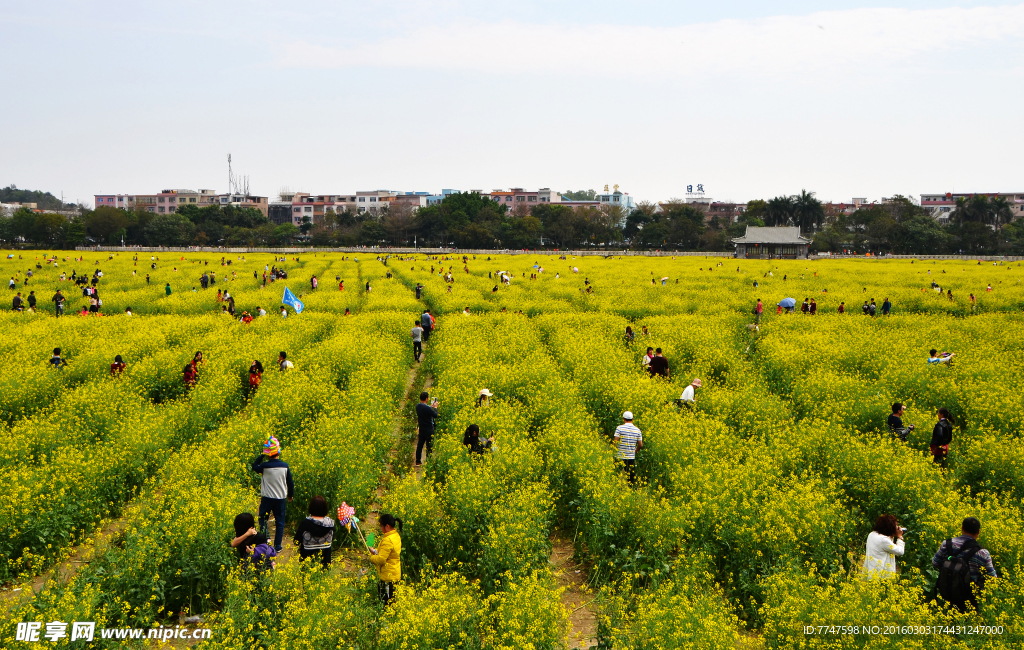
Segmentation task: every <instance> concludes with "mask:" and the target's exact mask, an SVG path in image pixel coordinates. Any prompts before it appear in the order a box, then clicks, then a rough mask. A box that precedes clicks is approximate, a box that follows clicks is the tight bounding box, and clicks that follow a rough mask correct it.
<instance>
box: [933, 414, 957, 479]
mask: <svg viewBox="0 0 1024 650" xmlns="http://www.w3.org/2000/svg"><path fill="white" fill-rule="evenodd" d="M938 417H939V421H938V422H936V423H935V428H934V429H932V440H931V443H929V447H930V449H931V452H932V460H933V461H934V462H935V464H936V465H941V466H942V469H946V457H947V456H948V455H949V445H950V443H951V442H953V424H954V422H953V416H952V415H950V414H949V409H947V408H946V407H945V406H943V407H942V408H940V409H939V411H938Z"/></svg>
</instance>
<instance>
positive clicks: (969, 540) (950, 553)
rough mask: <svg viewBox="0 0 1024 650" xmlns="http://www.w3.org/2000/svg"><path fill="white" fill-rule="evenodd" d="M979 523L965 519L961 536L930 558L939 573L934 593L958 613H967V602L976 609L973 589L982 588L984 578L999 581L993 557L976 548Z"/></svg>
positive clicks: (979, 528) (985, 551) (975, 519)
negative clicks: (996, 578)
mask: <svg viewBox="0 0 1024 650" xmlns="http://www.w3.org/2000/svg"><path fill="white" fill-rule="evenodd" d="M980 536H981V522H980V521H978V518H977V517H967V518H966V519H964V521H963V524H962V525H961V526H960V536H958V537H953V538H951V539H947V540H946V541H944V542H942V545H941V546H939V550H938V551H936V552H935V555H934V556H933V557H932V567H934V568H936V569H938V570H939V578H938V580H937V581H936V583H935V590H936V592H938V594H939V595H940V596H942V599H943V600H945V601H946V602H947V603H949V604H950V605H952V606H953V607H955V608H956V609H957V610H958V611H960V612H966V611H967V603H968V602H970V603H971V605H973V606H974V609H975V610H977V609H978V601H977V598H976V596H975V593H974V592H975V587H977V589H981V588H983V587H984V586H985V578H986V577H987V576H992V577H993V578H995V577H998V575H999V574H998V573H996V567H995V565H994V564H993V563H992V554H991V553H989V552H988V550H986V549H984V548H982V547H981V546H980V545H979V544H978V538H979V537H980Z"/></svg>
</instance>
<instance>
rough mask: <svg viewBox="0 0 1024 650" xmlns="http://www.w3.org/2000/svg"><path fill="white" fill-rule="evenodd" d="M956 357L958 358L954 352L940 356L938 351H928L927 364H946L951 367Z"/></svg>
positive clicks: (933, 349)
mask: <svg viewBox="0 0 1024 650" xmlns="http://www.w3.org/2000/svg"><path fill="white" fill-rule="evenodd" d="M954 356H956V354H955V353H953V352H943V353H941V354H940V353H939V351H938V350H936V349H935V348H932V349H931V350H929V351H928V362H927V363H928V365H931V364H933V363H944V364H946V365H949V364H950V363H951V362H952V361H953V357H954Z"/></svg>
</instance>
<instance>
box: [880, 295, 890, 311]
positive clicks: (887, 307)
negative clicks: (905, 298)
mask: <svg viewBox="0 0 1024 650" xmlns="http://www.w3.org/2000/svg"><path fill="white" fill-rule="evenodd" d="M890 311H892V303H891V302H889V297H888V296H886V298H885V301H884V302H883V303H882V315H883V316H888V315H889V312H890Z"/></svg>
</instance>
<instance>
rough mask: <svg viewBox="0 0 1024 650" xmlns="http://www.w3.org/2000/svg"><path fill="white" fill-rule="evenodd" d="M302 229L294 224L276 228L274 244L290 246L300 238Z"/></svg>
mask: <svg viewBox="0 0 1024 650" xmlns="http://www.w3.org/2000/svg"><path fill="white" fill-rule="evenodd" d="M300 232H301V229H300V228H299V227H298V226H296V225H295V224H294V223H282V224H281V225H279V226H277V227H276V228H274V243H276V244H289V243H291V242H292V240H294V239H295V238H296V237H298V236H299V233H300Z"/></svg>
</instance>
